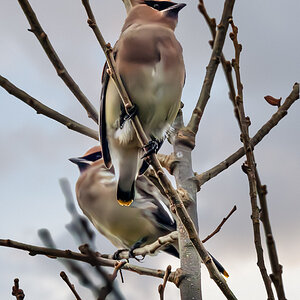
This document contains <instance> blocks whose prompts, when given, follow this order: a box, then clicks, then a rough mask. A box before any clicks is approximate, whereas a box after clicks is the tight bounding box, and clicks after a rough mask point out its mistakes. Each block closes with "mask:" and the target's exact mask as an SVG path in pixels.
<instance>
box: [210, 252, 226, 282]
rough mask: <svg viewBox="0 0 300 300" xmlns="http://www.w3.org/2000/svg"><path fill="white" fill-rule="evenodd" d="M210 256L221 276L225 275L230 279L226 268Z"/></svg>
mask: <svg viewBox="0 0 300 300" xmlns="http://www.w3.org/2000/svg"><path fill="white" fill-rule="evenodd" d="M209 255H210V256H211V258H212V260H213V261H214V263H215V265H216V267H217V269H218V270H219V272H220V273H221V274H223V275H224V276H225V277H226V278H228V277H229V274H228V273H227V272H226V270H225V269H224V267H223V266H222V265H221V264H220V263H219V262H218V261H217V260H216V259H215V258H214V257H213V256H212V255H211V254H210V253H209Z"/></svg>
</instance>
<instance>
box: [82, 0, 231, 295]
mask: <svg viewBox="0 0 300 300" xmlns="http://www.w3.org/2000/svg"><path fill="white" fill-rule="evenodd" d="M227 2H229V3H231V4H232V3H234V1H233V0H227V1H226V3H227ZM82 3H83V6H84V7H85V9H86V12H87V15H88V18H89V19H88V24H89V26H90V27H91V28H92V29H93V31H94V33H95V35H96V38H97V40H98V42H99V44H100V46H101V48H102V50H103V51H104V53H105V55H106V59H107V63H108V66H109V70H108V71H109V72H108V73H109V75H110V76H111V78H112V79H113V81H114V83H115V86H116V88H117V90H118V93H119V95H120V97H121V99H122V101H123V104H124V107H125V110H126V112H127V110H128V109H130V108H131V107H132V102H131V101H130V98H129V96H128V94H127V92H126V89H125V87H124V85H123V83H122V80H121V78H120V75H119V74H118V72H117V71H116V67H115V60H114V57H113V50H112V48H111V46H110V44H107V43H106V42H105V40H104V38H103V36H102V34H101V32H100V30H99V28H98V26H97V23H96V20H95V17H94V14H93V12H92V10H91V7H90V5H89V0H82ZM229 6H230V5H229ZM232 6H233V4H232ZM231 9H232V7H231ZM228 10H230V8H228ZM227 26H228V24H227ZM131 122H132V125H133V127H134V129H135V132H136V134H137V137H138V139H139V141H140V143H141V146H142V147H144V146H145V145H147V144H148V143H149V140H148V137H147V136H146V134H145V132H144V130H143V128H142V126H141V123H140V121H139V118H138V116H135V117H134V118H133V119H132V120H131ZM150 161H151V165H152V167H153V169H154V171H155V173H156V175H157V177H158V178H159V181H160V183H161V185H162V187H163V188H164V191H165V193H166V195H167V197H168V199H169V201H170V203H171V205H172V206H173V207H174V208H175V210H176V214H177V216H178V217H179V218H180V220H181V222H182V223H183V225H184V227H185V229H186V231H187V233H188V235H189V238H190V240H191V242H192V243H193V245H194V246H195V248H196V250H197V251H198V253H199V255H200V257H201V259H202V261H203V262H204V263H205V265H206V267H207V268H208V270H209V273H210V276H211V278H212V279H213V280H214V281H215V283H216V284H217V285H218V287H219V288H220V289H221V290H222V292H223V293H224V294H225V295H226V296H227V297H228V299H236V298H235V296H234V295H233V293H232V291H231V290H230V289H229V287H228V285H227V283H226V281H225V280H224V278H223V277H222V275H220V273H219V271H218V270H217V268H216V266H215V264H214V262H213V261H212V259H211V258H210V256H209V254H208V252H207V251H206V249H205V248H204V246H203V243H202V242H201V240H200V238H199V236H198V233H197V230H196V227H195V225H194V223H193V221H192V219H191V218H190V216H189V214H188V213H187V211H186V208H185V207H184V204H183V203H182V201H181V199H180V197H179V195H178V194H177V192H176V190H175V189H174V188H173V186H172V184H171V182H170V180H169V179H168V177H167V176H166V175H165V173H164V171H163V169H162V168H161V166H160V164H159V161H158V159H157V157H156V154H151V155H150Z"/></svg>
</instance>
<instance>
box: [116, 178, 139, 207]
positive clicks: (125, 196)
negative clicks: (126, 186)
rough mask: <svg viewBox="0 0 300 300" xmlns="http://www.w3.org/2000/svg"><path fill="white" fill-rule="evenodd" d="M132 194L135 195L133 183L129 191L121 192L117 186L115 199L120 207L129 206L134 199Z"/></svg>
mask: <svg viewBox="0 0 300 300" xmlns="http://www.w3.org/2000/svg"><path fill="white" fill-rule="evenodd" d="M134 194H135V181H134V182H133V183H132V186H131V189H130V190H129V191H126V190H123V189H122V188H121V186H120V184H118V189H117V199H118V202H119V204H120V205H122V206H129V205H130V204H131V203H132V201H133V199H134Z"/></svg>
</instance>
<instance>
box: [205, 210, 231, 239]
mask: <svg viewBox="0 0 300 300" xmlns="http://www.w3.org/2000/svg"><path fill="white" fill-rule="evenodd" d="M235 211H236V206H234V207H233V209H232V210H231V211H230V213H229V214H228V215H227V216H226V217H225V218H223V220H222V222H221V223H220V224H219V226H218V227H217V228H216V229H215V230H214V231H213V232H212V233H211V234H209V235H208V236H207V237H206V238H205V239H204V240H202V243H205V242H207V241H208V240H209V239H210V238H212V237H213V236H214V235H215V234H217V233H218V232H219V231H220V230H221V228H222V226H223V225H224V223H225V222H226V221H227V220H228V219H229V218H230V216H231V215H232V214H233V213H234V212H235Z"/></svg>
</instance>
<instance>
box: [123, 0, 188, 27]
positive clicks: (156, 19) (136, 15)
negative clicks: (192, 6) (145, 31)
mask: <svg viewBox="0 0 300 300" xmlns="http://www.w3.org/2000/svg"><path fill="white" fill-rule="evenodd" d="M185 6H186V4H184V3H175V2H172V1H161V0H136V1H135V3H134V6H133V8H132V9H131V10H130V12H129V14H128V17H127V19H126V21H125V25H124V27H123V30H122V31H124V30H125V29H127V28H128V27H129V26H131V25H132V24H155V23H157V24H160V25H164V26H167V27H169V28H171V29H173V30H174V29H175V27H176V25H177V22H178V13H179V11H180V10H181V9H182V8H184V7H185Z"/></svg>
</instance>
